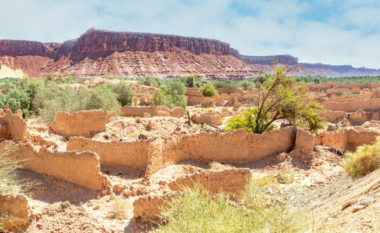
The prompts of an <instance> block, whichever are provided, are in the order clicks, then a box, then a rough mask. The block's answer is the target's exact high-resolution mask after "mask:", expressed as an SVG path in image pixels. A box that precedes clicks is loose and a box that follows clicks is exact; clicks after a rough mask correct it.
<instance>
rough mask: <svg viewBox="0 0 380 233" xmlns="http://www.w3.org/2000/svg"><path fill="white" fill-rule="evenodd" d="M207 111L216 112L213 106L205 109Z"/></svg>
mask: <svg viewBox="0 0 380 233" xmlns="http://www.w3.org/2000/svg"><path fill="white" fill-rule="evenodd" d="M205 112H214V109H213V108H208V109H206V110H205Z"/></svg>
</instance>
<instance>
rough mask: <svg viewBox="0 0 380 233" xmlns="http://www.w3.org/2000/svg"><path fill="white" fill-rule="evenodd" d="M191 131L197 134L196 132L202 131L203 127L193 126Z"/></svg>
mask: <svg viewBox="0 0 380 233" xmlns="http://www.w3.org/2000/svg"><path fill="white" fill-rule="evenodd" d="M190 129H191V131H192V132H196V131H198V130H200V129H201V125H198V124H192V125H191V128H190Z"/></svg>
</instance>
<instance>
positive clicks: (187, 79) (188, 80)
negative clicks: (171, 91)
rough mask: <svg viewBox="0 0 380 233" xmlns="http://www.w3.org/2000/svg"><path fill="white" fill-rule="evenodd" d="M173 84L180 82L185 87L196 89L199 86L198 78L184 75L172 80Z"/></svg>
mask: <svg viewBox="0 0 380 233" xmlns="http://www.w3.org/2000/svg"><path fill="white" fill-rule="evenodd" d="M173 82H182V83H183V84H185V86H186V87H197V85H198V84H200V81H199V78H198V77H197V76H195V75H185V76H181V77H179V78H176V79H173Z"/></svg>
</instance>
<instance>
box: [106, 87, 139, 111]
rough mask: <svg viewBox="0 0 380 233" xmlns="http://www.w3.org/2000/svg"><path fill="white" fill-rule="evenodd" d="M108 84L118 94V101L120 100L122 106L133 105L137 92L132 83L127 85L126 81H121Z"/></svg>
mask: <svg viewBox="0 0 380 233" xmlns="http://www.w3.org/2000/svg"><path fill="white" fill-rule="evenodd" d="M107 86H108V87H109V88H110V89H111V90H112V91H113V92H114V93H115V94H116V95H117V101H119V103H120V104H121V106H124V105H129V106H132V105H133V96H134V95H135V92H134V91H133V90H132V88H131V86H130V85H127V84H126V83H125V82H120V83H119V84H108V85H107Z"/></svg>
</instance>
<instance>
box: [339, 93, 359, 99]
mask: <svg viewBox="0 0 380 233" xmlns="http://www.w3.org/2000/svg"><path fill="white" fill-rule="evenodd" d="M342 96H351V97H352V98H354V99H356V95H355V94H352V93H351V91H348V92H343V93H342Z"/></svg>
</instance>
